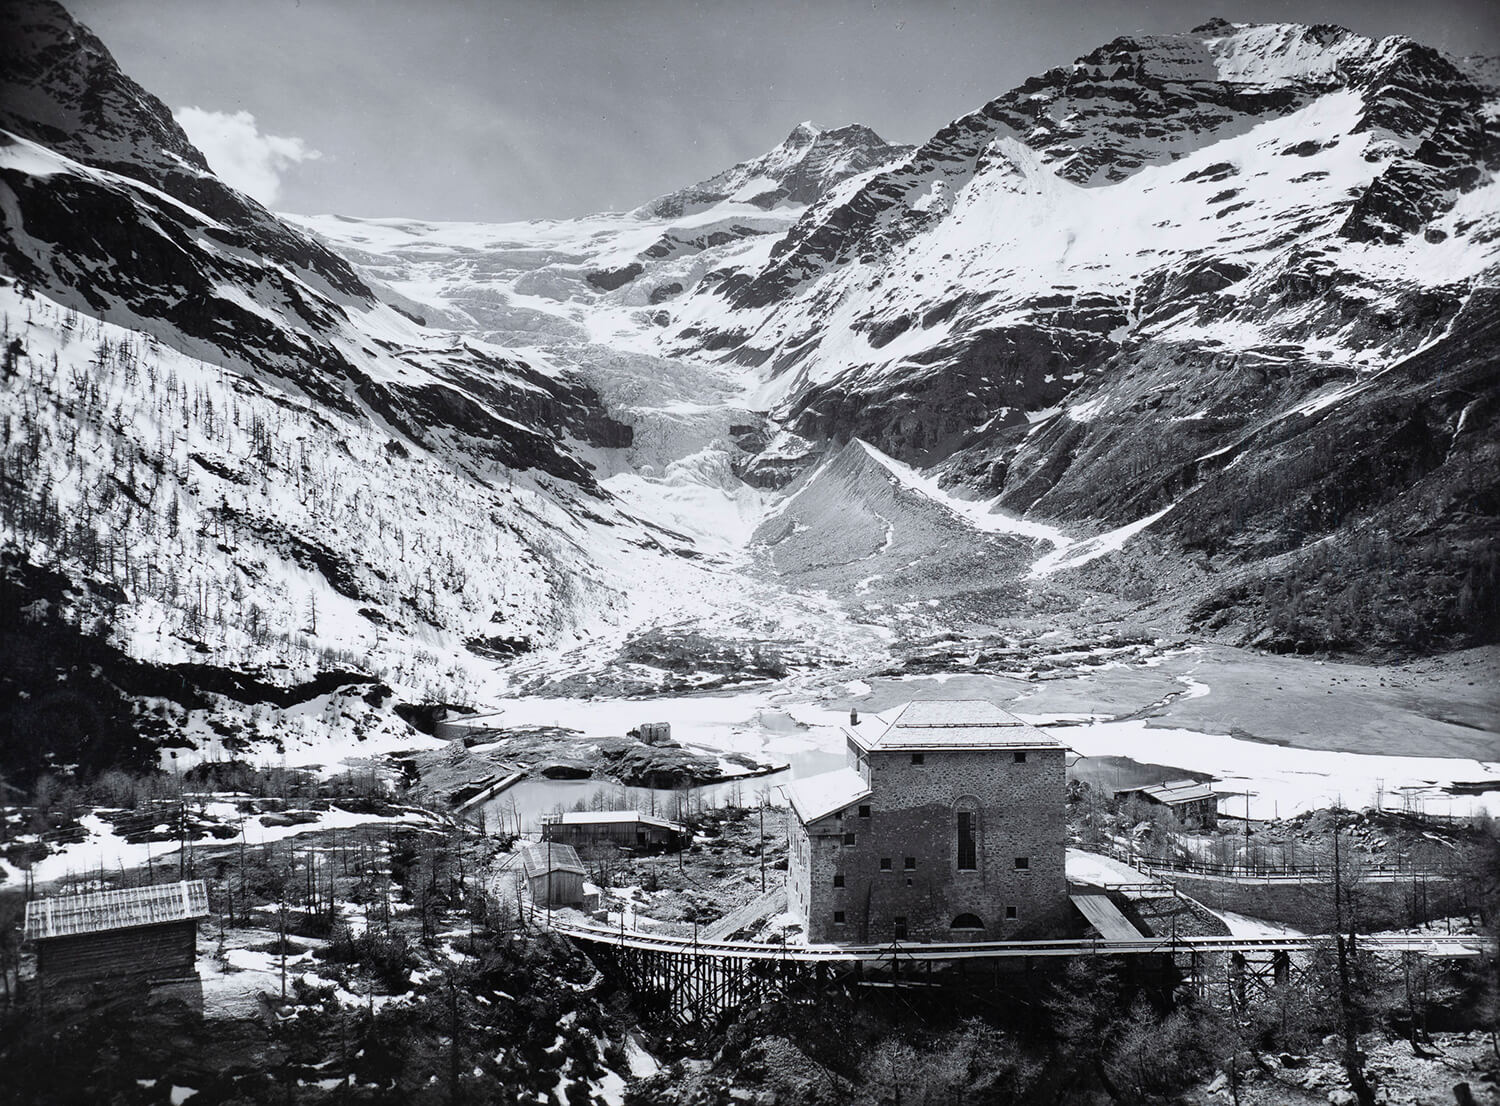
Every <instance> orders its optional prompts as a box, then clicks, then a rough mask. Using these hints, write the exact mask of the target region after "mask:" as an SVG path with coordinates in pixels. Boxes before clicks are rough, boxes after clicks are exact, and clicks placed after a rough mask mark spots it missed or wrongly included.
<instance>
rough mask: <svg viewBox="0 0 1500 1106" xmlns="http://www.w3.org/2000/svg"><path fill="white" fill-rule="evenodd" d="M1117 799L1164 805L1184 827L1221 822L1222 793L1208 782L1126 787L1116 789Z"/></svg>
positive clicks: (1170, 782) (1208, 825)
mask: <svg viewBox="0 0 1500 1106" xmlns="http://www.w3.org/2000/svg"><path fill="white" fill-rule="evenodd" d="M1115 798H1116V799H1120V800H1124V799H1131V798H1138V799H1140V800H1142V801H1143V802H1146V803H1150V804H1152V805H1155V806H1164V807H1166V808H1167V809H1168V810H1170V811H1171V812H1172V813H1173V814H1174V815H1176V816H1177V821H1178V822H1180V823H1181V824H1182V825H1184V826H1191V827H1193V828H1201V829H1213V828H1214V827H1215V826H1217V825H1218V824H1219V796H1218V794H1217V793H1216V792H1215V791H1214V789H1213V788H1212V787H1210V786H1208V784H1206V783H1199V782H1198V781H1197V780H1168V781H1167V782H1166V783H1154V784H1151V785H1149V786H1147V787H1124V788H1120V789H1119V790H1118V791H1116V792H1115Z"/></svg>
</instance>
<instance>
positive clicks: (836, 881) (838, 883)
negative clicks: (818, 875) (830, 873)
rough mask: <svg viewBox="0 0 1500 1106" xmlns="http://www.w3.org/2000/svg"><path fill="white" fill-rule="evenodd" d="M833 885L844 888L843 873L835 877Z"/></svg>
mask: <svg viewBox="0 0 1500 1106" xmlns="http://www.w3.org/2000/svg"><path fill="white" fill-rule="evenodd" d="M833 885H834V886H835V887H842V886H844V876H843V873H839V874H838V875H836V876H834V877H833Z"/></svg>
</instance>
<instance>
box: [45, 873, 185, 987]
mask: <svg viewBox="0 0 1500 1106" xmlns="http://www.w3.org/2000/svg"><path fill="white" fill-rule="evenodd" d="M207 916H208V890H207V888H205V887H204V885H203V881H202V880H201V879H194V880H182V881H180V882H177V883H161V884H156V885H154V886H151V887H125V888H121V889H120V890H118V891H97V892H93V893H90V894H84V895H60V896H57V897H55V898H44V899H35V900H33V901H32V902H29V903H27V904H26V939H27V940H28V941H34V942H35V943H36V963H37V978H38V980H39V981H40V982H41V983H42V984H43V985H46V984H49V983H64V984H80V983H89V982H93V981H95V980H107V979H121V978H125V977H132V976H134V977H142V978H145V979H147V980H177V979H185V978H188V977H196V975H197V974H198V972H197V960H198V921H199V919H200V918H206V917H207Z"/></svg>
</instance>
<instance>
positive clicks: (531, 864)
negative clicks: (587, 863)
mask: <svg viewBox="0 0 1500 1106" xmlns="http://www.w3.org/2000/svg"><path fill="white" fill-rule="evenodd" d="M521 867H522V868H524V869H525V871H526V874H527V875H528V876H539V875H545V874H546V873H547V872H548V871H553V872H573V873H576V874H577V875H580V876H586V875H588V869H587V868H585V867H584V866H583V861H581V860H579V859H578V851H577V850H576V849H574V848H573V846H572V845H559V844H556V843H555V842H553V843H548V842H543V843H541V844H537V845H527V846H526V847H525V848H524V849H522V850H521Z"/></svg>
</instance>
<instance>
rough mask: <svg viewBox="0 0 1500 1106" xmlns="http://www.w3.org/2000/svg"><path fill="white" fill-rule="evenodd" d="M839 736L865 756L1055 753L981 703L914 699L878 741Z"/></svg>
mask: <svg viewBox="0 0 1500 1106" xmlns="http://www.w3.org/2000/svg"><path fill="white" fill-rule="evenodd" d="M844 732H845V733H847V734H848V735H849V736H850V737H852V738H853V739H854V741H855V742H856V743H857V744H858V745H859V746H860V747H861V748H863V749H865V750H866V751H869V752H887V751H895V752H899V751H903V750H908V749H909V750H911V751H913V752H922V751H941V750H944V749H1061V748H1063V745H1062V743H1061V742H1060V741H1058V740H1057V739H1056V738H1054V737H1051V736H1050V735H1048V734H1046V733H1044V732H1043V731H1041V730H1039V729H1037V728H1036V727H1035V726H1033V725H1032V724H1031V723H1030V722H1026V721H1023V720H1022V719H1020V718H1017V717H1016V716H1015V715H1014V714H1011V713H1010V712H1009V711H1007V710H1002V709H1001V708H1000V707H997V706H995V704H994V703H991V702H988V701H987V700H984V699H915V700H913V701H912V702H910V703H908V704H907V705H906V706H905V707H904V708H903V709H902V710H901V712H900V713H899V714H897V715H896V717H895V720H894V721H892V722H891V724H890V725H889V726H887V727H886V728H885V730H884V732H882V733H881V734H880V735H879V736H878V737H874V736H871V735H869V734H867V733H863V732H861V731H860V730H858V729H851V728H847V727H846V728H845V731H844Z"/></svg>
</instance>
